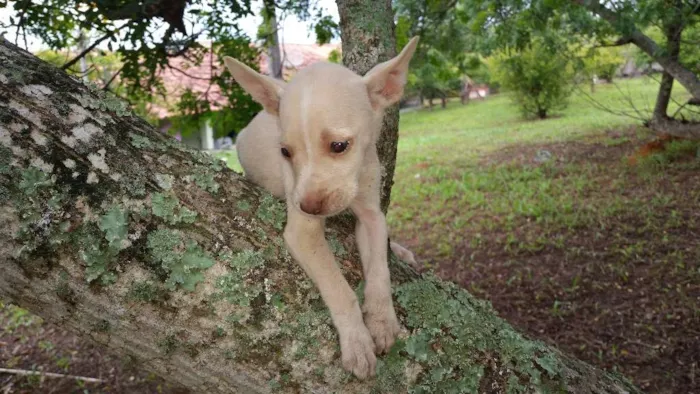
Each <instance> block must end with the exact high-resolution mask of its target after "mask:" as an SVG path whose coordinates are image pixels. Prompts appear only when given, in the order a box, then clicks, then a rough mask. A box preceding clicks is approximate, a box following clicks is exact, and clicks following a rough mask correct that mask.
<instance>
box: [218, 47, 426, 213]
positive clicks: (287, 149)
mask: <svg viewBox="0 0 700 394" xmlns="http://www.w3.org/2000/svg"><path fill="white" fill-rule="evenodd" d="M417 44H418V37H414V38H413V39H412V40H411V41H410V42H409V43H408V45H406V47H405V48H404V49H403V50H402V51H401V53H400V54H399V55H397V56H396V57H394V58H393V59H391V60H388V61H386V62H384V63H380V64H378V65H377V66H375V67H374V68H373V69H372V70H370V71H369V72H368V73H367V75H365V76H364V77H361V76H359V75H357V74H355V73H354V72H352V71H350V70H349V69H347V68H345V67H343V66H340V65H337V64H332V63H325V62H324V63H316V64H314V65H312V66H309V67H307V68H304V69H302V70H301V71H300V72H299V73H297V74H296V75H295V76H294V78H293V79H292V80H291V81H290V82H289V83H287V84H285V83H284V82H282V81H279V80H275V79H272V78H270V77H267V76H264V75H261V74H259V73H257V72H256V71H254V70H252V69H251V68H249V67H247V66H246V65H244V64H242V63H240V62H238V61H237V60H235V59H233V58H230V57H225V58H224V61H225V63H226V67H227V68H228V70H229V71H230V72H231V74H232V75H233V77H234V78H235V79H236V81H237V82H238V83H239V84H240V85H241V86H242V87H243V89H245V90H246V92H248V93H249V94H250V95H251V96H252V97H253V99H254V100H256V101H257V102H259V103H260V104H262V106H263V108H264V109H265V111H267V112H268V113H270V114H272V115H274V116H276V117H277V118H278V120H279V127H280V129H281V130H282V137H281V141H280V145H279V154H280V155H281V156H283V159H284V161H285V165H284V166H283V167H284V171H285V183H286V185H285V188H286V191H287V199H288V200H289V201H290V202H291V203H292V204H293V205H294V206H296V207H297V208H298V209H300V210H301V211H303V212H305V213H307V214H310V215H317V216H329V215H334V214H337V213H339V212H340V211H342V210H344V209H345V208H347V207H348V206H349V205H350V203H351V202H352V200H353V199H354V198H355V196H356V195H357V192H358V188H359V182H358V181H359V175H360V173H361V170H362V166H363V164H364V163H365V160H364V159H365V155H366V153H367V152H369V151H370V149H376V147H375V144H376V141H377V137H378V134H379V131H380V130H381V124H382V118H383V115H384V109H385V108H386V107H388V106H390V105H392V104H394V103H396V102H397V101H399V99H400V98H401V96H402V95H403V89H404V85H405V84H406V78H407V75H408V64H409V62H410V60H411V57H412V56H413V53H414V52H415V49H416V45H417Z"/></svg>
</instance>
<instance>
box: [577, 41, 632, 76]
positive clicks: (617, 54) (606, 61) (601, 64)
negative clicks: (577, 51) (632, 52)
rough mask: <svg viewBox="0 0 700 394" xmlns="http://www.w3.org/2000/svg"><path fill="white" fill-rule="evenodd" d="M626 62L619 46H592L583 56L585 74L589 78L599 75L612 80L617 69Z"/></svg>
mask: <svg viewBox="0 0 700 394" xmlns="http://www.w3.org/2000/svg"><path fill="white" fill-rule="evenodd" d="M624 62H625V58H624V57H623V56H622V53H621V51H620V49H619V48H591V49H588V50H585V52H584V57H583V66H584V74H585V75H586V77H588V78H593V76H594V75H595V76H597V77H598V78H600V79H602V80H605V81H607V82H612V80H613V78H614V77H615V74H616V73H617V70H619V69H620V67H621V66H622V65H623V63H624Z"/></svg>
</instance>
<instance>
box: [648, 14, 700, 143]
mask: <svg viewBox="0 0 700 394" xmlns="http://www.w3.org/2000/svg"><path fill="white" fill-rule="evenodd" d="M680 6H681V4H676V7H671V8H670V12H675V15H674V17H673V18H672V19H671V20H670V21H669V22H667V23H668V25H666V26H664V34H665V36H666V52H667V53H668V57H669V58H670V59H671V60H672V61H675V62H677V61H678V59H679V57H680V51H681V34H682V32H683V18H682V15H680V9H679V7H680ZM673 81H674V78H673V75H671V73H670V72H669V71H668V70H666V69H664V72H663V74H662V76H661V84H660V85H659V92H658V94H657V96H656V104H655V105H654V113H653V114H652V119H651V122H650V123H649V126H650V127H651V128H652V129H654V130H655V131H656V132H657V133H663V134H670V135H674V136H676V137H683V138H700V124H698V123H692V122H687V123H684V122H681V121H679V120H677V119H673V118H672V117H670V116H668V105H669V103H670V102H671V93H672V92H673Z"/></svg>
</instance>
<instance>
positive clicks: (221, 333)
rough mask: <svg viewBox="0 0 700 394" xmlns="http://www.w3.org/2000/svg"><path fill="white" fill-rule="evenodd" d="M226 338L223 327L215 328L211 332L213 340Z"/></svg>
mask: <svg viewBox="0 0 700 394" xmlns="http://www.w3.org/2000/svg"><path fill="white" fill-rule="evenodd" d="M225 336H226V331H225V330H224V328H223V327H216V329H215V330H214V332H212V337H214V338H223V337H225Z"/></svg>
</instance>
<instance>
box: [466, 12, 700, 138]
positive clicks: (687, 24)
mask: <svg viewBox="0 0 700 394" xmlns="http://www.w3.org/2000/svg"><path fill="white" fill-rule="evenodd" d="M452 6H453V8H452V10H453V11H454V13H455V14H456V15H458V17H459V18H462V19H463V20H465V21H469V22H467V23H468V24H469V26H470V27H471V30H472V32H473V33H474V34H475V35H477V36H479V37H480V40H481V42H482V43H483V45H484V46H485V47H489V48H492V49H496V48H501V49H502V48H506V47H511V48H524V47H526V46H527V45H529V43H530V42H531V41H532V38H533V37H536V36H538V35H545V34H547V33H548V32H556V33H557V34H559V36H560V37H561V38H563V39H567V40H570V41H572V42H580V41H581V40H592V41H593V42H595V45H597V46H622V45H628V44H631V45H634V46H636V47H637V48H639V50H640V51H642V52H644V53H645V54H646V55H647V56H649V58H650V59H652V60H653V61H654V62H656V63H658V64H660V65H661V66H662V67H663V68H664V73H663V76H662V81H661V84H660V87H659V93H658V95H657V99H656V106H655V109H654V111H653V114H652V115H651V116H650V117H649V119H647V120H646V122H645V124H646V125H647V126H649V127H651V128H652V129H654V130H656V131H657V132H660V133H670V134H674V135H677V136H681V137H691V138H700V123H699V122H698V120H697V117H696V118H695V121H692V120H689V119H684V118H683V117H682V116H688V115H690V113H691V111H692V110H691V109H689V108H690V107H691V106H696V105H700V78H699V73H698V70H697V67H693V66H692V65H690V64H685V63H684V62H683V57H684V53H686V52H689V51H690V52H692V51H693V50H694V48H697V47H698V45H697V41H695V40H694V39H693V37H696V33H695V31H696V30H697V28H698V23H699V22H700V6H699V5H698V2H697V1H690V0H640V1H632V0H622V1H616V2H605V3H601V2H600V1H598V0H562V1H549V0H534V1H528V2H521V1H512V0H506V1H493V0H457V1H455V2H453V3H452ZM652 26H657V27H658V28H659V30H660V32H661V35H658V36H657V37H654V36H652V35H650V34H648V33H647V31H648V30H647V29H649V28H650V27H652ZM545 42H547V43H548V44H549V43H552V41H545ZM551 50H556V47H551ZM696 64H697V63H696ZM674 80H677V81H678V82H679V83H680V84H681V85H682V86H683V87H684V88H685V89H686V90H687V92H688V93H689V94H690V96H691V98H690V99H689V100H688V101H687V102H686V103H684V104H683V107H686V110H685V111H683V112H679V111H676V113H675V114H673V115H669V114H668V105H669V102H670V97H671V91H672V88H673V81H674ZM676 115H678V116H676Z"/></svg>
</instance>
